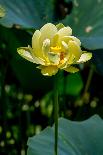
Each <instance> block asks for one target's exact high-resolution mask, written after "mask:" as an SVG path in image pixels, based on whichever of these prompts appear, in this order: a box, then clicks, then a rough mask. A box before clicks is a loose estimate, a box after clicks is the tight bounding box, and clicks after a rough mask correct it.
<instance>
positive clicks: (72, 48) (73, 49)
mask: <svg viewBox="0 0 103 155" xmlns="http://www.w3.org/2000/svg"><path fill="white" fill-rule="evenodd" d="M68 48H69V53H70V54H73V55H74V56H75V60H78V59H79V58H80V56H81V54H82V51H81V48H80V46H79V45H78V44H77V43H76V42H75V41H69V43H68Z"/></svg>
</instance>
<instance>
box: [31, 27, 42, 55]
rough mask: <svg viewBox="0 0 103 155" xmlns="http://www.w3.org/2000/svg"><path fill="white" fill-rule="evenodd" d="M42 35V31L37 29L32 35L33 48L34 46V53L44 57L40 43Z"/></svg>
mask: <svg viewBox="0 0 103 155" xmlns="http://www.w3.org/2000/svg"><path fill="white" fill-rule="evenodd" d="M40 36H41V32H40V31H39V30H36V31H35V33H34V34H33V37H32V48H33V53H34V55H36V56H37V57H41V58H43V53H42V50H41V46H40V43H39V39H40Z"/></svg>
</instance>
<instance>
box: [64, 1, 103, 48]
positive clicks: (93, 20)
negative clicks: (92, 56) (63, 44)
mask: <svg viewBox="0 0 103 155" xmlns="http://www.w3.org/2000/svg"><path fill="white" fill-rule="evenodd" d="M73 4H74V7H73V10H72V13H71V15H69V16H67V17H66V18H65V19H64V21H63V23H64V24H66V25H70V26H71V27H72V29H73V34H75V35H76V36H78V37H79V38H80V39H81V41H82V45H83V46H84V47H85V48H88V49H92V50H93V49H101V48H103V19H102V18H103V1H102V0H84V1H83V0H73Z"/></svg>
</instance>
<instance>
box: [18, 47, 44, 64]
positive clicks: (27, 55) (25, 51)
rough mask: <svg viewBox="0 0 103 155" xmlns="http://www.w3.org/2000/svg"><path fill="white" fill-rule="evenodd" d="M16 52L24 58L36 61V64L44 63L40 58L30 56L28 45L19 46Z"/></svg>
mask: <svg viewBox="0 0 103 155" xmlns="http://www.w3.org/2000/svg"><path fill="white" fill-rule="evenodd" d="M17 52H18V53H19V54H20V55H21V56H22V57H23V58H25V59H26V60H28V61H30V62H33V63H36V64H41V65H45V63H44V61H43V60H42V59H40V58H37V57H35V56H32V54H31V51H30V48H28V47H20V48H18V49H17Z"/></svg>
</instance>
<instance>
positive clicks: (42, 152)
mask: <svg viewBox="0 0 103 155" xmlns="http://www.w3.org/2000/svg"><path fill="white" fill-rule="evenodd" d="M28 146H29V148H28V155H53V154H54V153H53V147H54V128H51V127H48V128H46V129H45V130H44V131H42V132H41V133H40V134H39V135H36V136H34V137H31V138H29V140H28ZM58 147H59V148H58V149H59V155H102V154H103V120H102V119H101V118H100V117H99V116H97V115H94V116H93V117H91V118H90V119H88V120H86V121H83V122H72V121H69V120H67V119H64V118H61V119H59V146H58Z"/></svg>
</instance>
